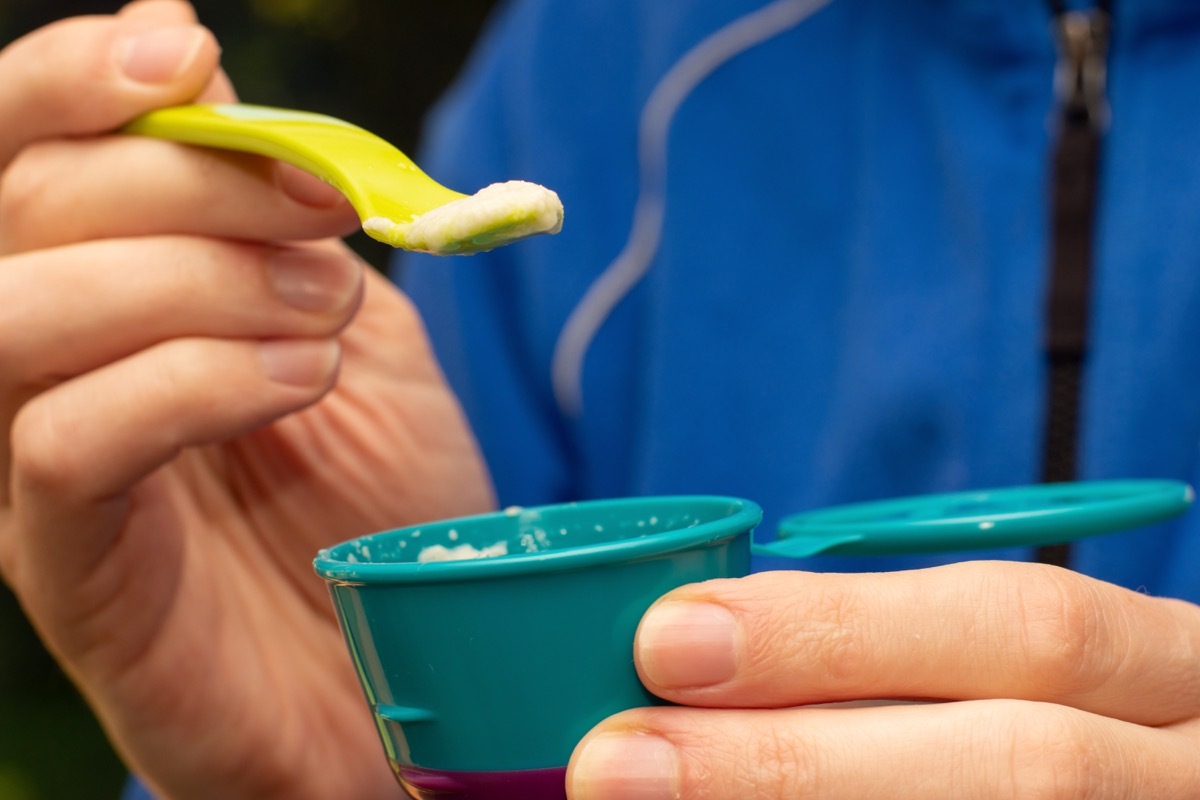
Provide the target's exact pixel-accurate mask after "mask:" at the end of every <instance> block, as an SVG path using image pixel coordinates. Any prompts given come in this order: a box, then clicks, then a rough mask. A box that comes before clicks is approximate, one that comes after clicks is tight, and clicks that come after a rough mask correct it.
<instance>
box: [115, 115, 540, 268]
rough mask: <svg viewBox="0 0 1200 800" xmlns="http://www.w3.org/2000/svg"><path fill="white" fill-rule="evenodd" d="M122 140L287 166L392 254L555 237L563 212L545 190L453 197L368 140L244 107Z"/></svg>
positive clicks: (312, 119)
mask: <svg viewBox="0 0 1200 800" xmlns="http://www.w3.org/2000/svg"><path fill="white" fill-rule="evenodd" d="M124 131H125V132H126V133H134V134H141V135H144V136H155V137H158V138H162V139H172V140H175V141H179V142H185V143H187V144H195V145H203V146H206V147H219V148H222V149H226V150H240V151H243V152H247V153H257V154H258V155H262V156H268V157H269V158H276V159H279V160H280V161H286V162H288V163H289V164H294V165H295V166H297V167H299V168H300V169H302V170H304V171H305V172H310V173H312V174H313V175H316V176H317V177H318V178H321V179H322V180H324V181H326V182H327V183H329V184H331V185H332V186H333V187H334V188H336V189H337V190H338V191H340V192H341V193H342V194H344V195H346V197H347V198H348V199H349V200H350V204H351V205H353V206H354V210H355V211H357V212H358V216H359V219H361V220H362V226H363V230H365V231H366V232H367V234H368V235H370V236H371V237H372V238H374V239H378V240H379V241H381V242H384V243H386V244H390V245H391V246H392V247H402V248H404V249H406V250H418V251H421V252H426V253H434V254H436V255H451V254H459V255H466V254H470V253H478V252H481V251H484V250H491V249H492V248H494V247H499V246H500V245H504V244H508V243H510V242H515V241H517V240H519V239H525V238H528V237H530V236H536V235H538V234H541V233H558V231H559V230H560V229H561V228H562V218H563V209H562V203H561V202H559V199H558V195H557V194H555V193H554V192H552V191H550V190H549V189H546V188H544V187H542V186H538V185H537V184H535V183H528V182H525V181H509V182H507V183H495V184H492V185H491V186H488V187H485V188H483V189H480V190H479V191H478V192H476V193H475V194H474V195H465V194H461V193H459V192H455V191H452V190H450V189H447V188H446V187H445V186H442V185H441V184H439V183H437V182H436V181H434V180H433V179H432V178H430V177H429V176H428V175H426V174H425V173H424V172H422V171H421V170H420V168H418V167H417V165H416V164H414V163H413V162H412V160H411V159H410V158H409V157H408V156H406V155H404V153H402V152H400V151H399V150H398V149H396V148H395V147H393V146H392V145H390V144H388V143H387V142H385V141H384V140H383V139H380V138H379V137H378V136H376V135H375V134H373V133H370V132H368V131H366V130H363V129H362V128H360V127H358V126H357V125H351V124H350V123H348V122H343V121H342V120H340V119H335V118H334V117H328V116H325V115H323V114H312V113H309V112H306V111H289V110H285V109H279V108H268V107H265V106H253V105H246V104H224V105H221V104H217V105H191V106H176V107H174V108H164V109H159V110H157V111H151V112H150V113H148V114H145V115H143V116H141V117H138V118H137V119H135V120H133V121H132V122H131V123H129V124H128V125H126V126H125V128H124Z"/></svg>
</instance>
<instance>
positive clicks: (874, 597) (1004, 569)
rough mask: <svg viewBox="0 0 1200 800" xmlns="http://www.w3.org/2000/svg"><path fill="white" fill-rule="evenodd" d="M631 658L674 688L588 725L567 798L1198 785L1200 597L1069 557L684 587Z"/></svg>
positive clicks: (646, 622) (648, 799)
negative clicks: (1122, 577) (1077, 569)
mask: <svg viewBox="0 0 1200 800" xmlns="http://www.w3.org/2000/svg"><path fill="white" fill-rule="evenodd" d="M635 657H636V663H637V668H638V673H639V675H640V676H641V679H642V681H643V683H644V684H645V685H646V686H647V687H648V688H649V689H650V690H651V691H653V692H654V693H655V694H657V695H659V696H661V697H663V698H665V699H667V700H670V701H672V702H674V703H678V704H680V707H670V706H666V707H656V708H647V709H638V710H634V711H629V712H625V713H622V714H618V715H616V716H614V717H612V718H610V719H608V720H606V721H605V722H603V723H601V724H600V725H599V726H597V727H596V728H595V729H594V730H592V731H591V732H590V733H589V734H588V735H587V737H585V739H584V740H583V742H581V743H580V745H579V746H578V747H577V748H576V750H575V753H574V755H573V757H572V759H571V764H570V767H569V771H568V786H569V790H570V792H569V794H570V797H571V800H616V799H617V798H620V800H666V799H667V798H671V800H699V798H704V799H705V800H718V799H719V800H734V798H781V799H782V798H798V797H805V798H808V797H812V798H855V800H874V798H880V799H881V800H882V798H889V799H890V800H906V799H907V798H913V799H914V800H915V799H916V798H921V799H922V800H938V799H939V798H946V799H947V800H949V799H950V798H953V799H954V800H973V799H974V798H980V800H982V798H1001V797H1003V798H1008V797H1012V798H1022V799H1023V800H1024V799H1027V798H1089V800H1116V798H1155V800H1187V799H1188V798H1192V799H1194V798H1196V797H1200V608H1197V607H1196V606H1194V605H1191V604H1189V603H1185V602H1183V601H1180V600H1171V599H1163V598H1154V597H1149V596H1146V595H1144V594H1141V593H1138V592H1132V591H1127V590H1125V589H1122V588H1119V587H1116V586H1113V585H1111V584H1106V583H1103V582H1100V581H1097V580H1093V579H1090V578H1087V577H1084V576H1081V575H1078V574H1076V573H1072V572H1069V571H1067V570H1062V569H1058V568H1054V567H1048V566H1044V565H1038V564H1019V563H992V562H966V563H962V564H957V565H953V566H947V567H938V568H934V569H928V570H917V571H910V572H894V573H882V574H863V575H833V574H830V575H820V574H809V573H801V572H772V573H762V574H758V575H753V576H751V577H749V578H744V579H737V580H718V581H712V582H708V583H703V584H697V585H693V586H687V587H684V588H681V589H678V590H676V591H674V592H672V593H670V594H668V595H667V596H666V597H664V598H663V599H661V600H660V601H659V602H657V603H656V604H655V605H654V606H653V607H651V609H650V610H649V611H648V612H647V613H646V615H645V616H644V617H643V619H642V623H641V625H640V627H639V629H638V634H637V640H636V645H635ZM877 698H920V699H921V701H920V702H910V703H890V704H879V703H864V702H858V703H855V702H847V701H867V700H871V699H877ZM835 703H836V704H840V705H836V706H831V705H825V706H817V705H816V704H835Z"/></svg>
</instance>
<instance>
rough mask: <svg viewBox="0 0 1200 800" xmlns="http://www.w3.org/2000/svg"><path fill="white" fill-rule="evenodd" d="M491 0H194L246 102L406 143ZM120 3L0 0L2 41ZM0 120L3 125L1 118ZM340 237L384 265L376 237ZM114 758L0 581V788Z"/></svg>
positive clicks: (102, 790)
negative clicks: (319, 115) (326, 117)
mask: <svg viewBox="0 0 1200 800" xmlns="http://www.w3.org/2000/svg"><path fill="white" fill-rule="evenodd" d="M495 3H496V0H197V1H196V6H197V9H198V12H199V14H200V18H201V21H202V22H204V23H205V24H206V25H208V27H209V28H211V29H212V30H213V31H214V32H215V33H216V34H217V37H218V38H219V39H220V41H221V45H222V48H223V55H222V62H223V64H224V66H225V69H226V71H227V72H228V73H229V75H230V77H232V79H233V81H234V83H235V84H236V86H237V87H238V91H239V94H240V96H241V98H242V99H243V100H245V101H247V102H255V103H264V104H268V105H279V106H284V107H293V108H302V109H307V110H311V111H320V112H323V113H326V114H332V115H333V116H337V117H341V118H343V119H346V120H349V121H351V122H354V123H357V124H359V125H361V126H363V127H365V128H367V129H368V130H372V131H374V132H376V133H378V134H379V135H381V136H383V137H384V138H385V139H387V140H388V141H391V142H392V143H394V144H396V145H397V146H398V147H400V149H402V150H404V151H405V152H408V153H410V154H411V153H412V152H413V151H414V150H416V149H417V147H418V145H419V141H420V125H421V120H422V118H423V116H424V114H425V112H426V110H427V109H428V107H429V105H430V104H431V103H432V102H433V101H434V100H435V99H436V98H437V97H438V95H439V94H441V92H442V91H443V90H444V89H445V87H446V86H447V85H448V84H449V82H450V81H451V80H452V79H453V77H454V75H455V74H456V73H457V71H458V69H459V67H460V66H461V64H462V60H463V58H464V57H465V56H466V54H467V52H468V50H469V48H470V45H471V43H472V42H473V41H474V39H475V37H476V35H477V33H478V31H479V28H480V26H481V25H482V24H483V22H484V20H485V18H486V16H487V14H488V13H489V12H490V10H491V8H492V6H493V5H495ZM120 5H121V4H120V3H119V2H98V1H97V0H92V1H91V2H85V1H84V0H0V45H5V44H7V43H9V42H11V41H13V40H14V39H16V38H18V37H20V36H21V35H23V34H25V33H27V32H29V31H31V30H33V29H35V28H37V27H40V26H41V25H44V24H46V23H48V22H51V21H53V20H55V19H59V18H62V17H68V16H74V15H77V14H105V13H111V12H113V11H114V10H116V9H117V8H119V7H120ZM0 124H5V122H4V121H3V120H0ZM351 243H352V244H353V245H354V246H355V248H356V249H357V250H359V252H360V253H362V254H363V255H364V256H365V257H367V258H368V260H370V261H371V262H372V263H374V264H376V265H377V266H378V265H381V264H382V263H383V261H384V260H385V258H386V256H387V248H385V247H384V246H383V245H379V244H377V243H376V242H373V241H371V240H369V239H367V238H366V237H365V236H363V235H358V236H355V237H353V239H352V241H351ZM124 776H125V770H124V768H123V767H122V765H121V764H120V762H119V761H118V759H117V758H116V756H115V755H114V754H113V753H112V751H111V749H110V748H109V746H108V744H107V742H106V740H105V738H104V734H103V733H102V731H101V730H100V728H99V726H98V725H97V724H96V723H95V721H94V720H93V719H92V716H91V714H90V713H89V711H88V709H87V707H86V706H85V705H84V703H83V701H82V700H81V699H80V698H79V695H78V694H77V693H76V692H75V690H74V688H73V687H72V686H71V684H70V682H69V681H68V680H67V678H66V677H65V676H63V674H62V673H61V672H60V671H59V670H58V669H57V667H56V666H55V664H54V661H53V660H52V659H51V658H50V656H49V655H48V654H47V653H46V652H45V651H44V650H43V649H42V647H41V646H40V645H39V643H38V640H37V637H36V636H35V635H34V633H33V631H32V630H31V629H30V627H29V625H28V624H27V623H26V622H25V619H24V617H23V615H22V614H21V610H20V608H19V607H18V605H17V603H16V600H15V599H14V598H13V597H12V595H11V594H10V593H9V592H8V591H7V589H5V588H4V587H3V586H2V585H0V800H67V799H68V798H71V799H73V798H87V799H88V800H90V799H91V798H100V799H103V798H115V797H117V796H118V794H119V792H120V787H121V785H122V783H123V781H124Z"/></svg>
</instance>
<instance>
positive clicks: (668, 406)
mask: <svg viewBox="0 0 1200 800" xmlns="http://www.w3.org/2000/svg"><path fill="white" fill-rule="evenodd" d="M805 5H808V3H806V2H804V1H803V0H794V1H793V0H784V1H783V2H782V3H775V4H770V3H767V2H766V0H691V1H690V2H687V3H664V2H659V0H604V2H595V1H594V0H516V1H515V2H511V3H509V4H508V5H507V6H505V7H504V8H503V10H502V11H501V12H500V13H499V14H497V16H496V18H495V19H494V20H493V23H492V24H491V25H490V27H489V29H488V31H487V32H486V34H485V37H484V39H483V41H482V43H481V46H480V47H479V48H478V50H477V52H476V55H475V57H474V59H473V60H472V61H471V62H470V64H469V65H468V68H467V70H466V71H465V74H464V75H463V76H462V78H461V80H460V81H459V82H458V84H457V86H456V87H455V88H454V90H453V91H452V92H451V93H450V94H449V95H448V97H447V98H446V99H445V101H444V102H443V103H442V104H441V106H440V107H439V108H438V110H437V112H436V113H435V115H434V117H433V119H432V122H431V126H430V129H429V133H428V136H427V141H429V143H430V146H429V147H428V148H427V152H426V153H425V154H424V157H423V158H422V159H420V163H422V165H423V166H424V167H425V168H426V169H427V171H429V172H430V174H432V175H433V176H434V177H435V178H437V179H438V180H440V181H442V182H443V183H446V184H447V185H450V186H452V187H455V188H459V189H461V190H463V191H474V190H475V189H477V188H479V187H481V186H484V185H486V184H488V183H491V182H494V181H501V180H508V179H510V178H523V179H527V180H533V181H537V182H539V183H543V184H545V185H547V186H550V187H552V188H554V189H555V190H557V191H558V192H559V194H560V195H561V196H562V199H563V202H564V205H565V207H566V225H565V227H564V229H563V232H562V233H561V234H559V235H558V236H556V237H553V238H543V239H539V240H531V241H528V242H523V243H520V244H517V245H513V246H510V247H507V248H504V249H502V250H498V251H494V252H492V253H489V254H485V255H479V256H474V257H471V258H466V259H457V260H452V261H449V262H448V261H447V260H445V259H434V258H428V257H407V258H405V259H403V261H402V263H401V264H400V266H399V268H398V277H399V279H400V280H401V283H402V285H403V286H404V287H405V288H406V289H407V291H408V292H410V293H411V295H412V296H413V297H414V298H415V299H416V301H417V302H418V303H419V305H420V306H421V308H422V310H423V312H424V314H425V316H426V319H427V323H428V326H429V329H430V332H431V335H432V336H433V339H434V343H435V346H436V348H437V351H438V354H439V357H440V359H441V361H442V363H443V365H444V367H445V369H446V372H447V374H448V376H449V378H450V380H451V382H452V384H453V385H454V387H455V389H456V390H457V391H458V393H459V395H460V397H461V398H462V401H463V403H464V405H465V407H466V410H467V412H468V414H469V416H470V418H471V421H472V423H473V425H474V426H475V431H476V433H477V435H478V436H479V439H480V442H481V444H482V447H483V449H484V452H485V455H486V457H487V460H488V462H489V464H490V465H491V469H492V473H493V477H494V479H495V482H496V486H497V489H498V492H499V495H500V501H501V503H502V504H505V505H508V504H536V503H544V502H552V501H558V500H565V499H580V498H587V497H608V496H618V495H633V494H660V493H720V494H735V495H742V496H745V497H749V498H751V499H754V500H756V501H758V502H759V503H761V504H762V505H763V506H764V507H765V511H766V516H765V518H764V524H763V530H764V532H768V533H769V532H770V531H771V530H772V529H773V527H774V525H775V523H776V522H777V521H778V519H779V518H780V517H781V516H782V515H784V514H787V513H790V512H795V511H802V510H806V509H812V508H819V507H823V506H828V505H832V504H837V503H844V502H850V501H855V500H862V499H870V498H878V497H894V496H903V495H911V494H918V493H926V492H937V491H950V490H956V489H967V488H984V487H998V486H1008V485H1014V484H1024V483H1031V482H1035V481H1036V480H1037V478H1038V476H1039V474H1040V458H1041V445H1042V434H1043V427H1044V416H1043V409H1042V398H1043V391H1044V380H1045V369H1044V362H1043V357H1042V353H1041V335H1042V308H1043V302H1044V295H1045V284H1046V276H1047V267H1046V264H1047V248H1048V240H1047V220H1048V218H1049V211H1048V208H1047V174H1048V173H1047V170H1048V159H1049V147H1050V143H1051V137H1050V131H1051V129H1052V124H1051V122H1050V120H1051V119H1052V116H1053V114H1052V110H1053V108H1054V99H1053V74H1054V69H1055V61H1056V53H1055V46H1054V42H1053V39H1052V35H1051V29H1050V18H1049V12H1048V11H1047V3H1046V2H1045V0H908V2H905V3H896V2H892V0H833V2H831V3H830V4H829V5H828V7H826V8H824V9H822V10H819V11H817V12H816V13H815V14H813V15H812V16H811V18H808V19H805V20H803V21H799V20H798V19H797V17H798V16H799V15H800V14H801V12H803V11H804V10H806V9H804V8H802V7H803V6H805ZM1072 5H1077V4H1072ZM762 8H767V9H768V13H767V14H765V15H759V16H754V15H753V12H755V11H756V10H758V9H762ZM748 15H749V16H748ZM714 35H715V37H716V38H709V37H712V36H714ZM702 42H707V45H701V43H702ZM697 45H701V46H700V49H699V50H697V49H696V48H697ZM689 53H690V54H691V55H690V56H689V55H688V54H689ZM1109 66H1110V74H1109V78H1110V81H1109V98H1110V101H1111V109H1112V122H1111V128H1110V130H1109V132H1108V136H1107V140H1106V147H1105V151H1104V159H1103V170H1102V175H1103V186H1102V192H1101V197H1100V206H1099V211H1098V215H1099V216H1098V241H1097V264H1096V266H1095V270H1096V278H1095V292H1094V298H1093V300H1094V302H1093V305H1092V327H1093V331H1092V332H1093V337H1092V344H1091V352H1090V355H1089V360H1088V364H1087V373H1086V380H1085V391H1084V406H1083V436H1082V442H1081V458H1082V464H1081V468H1080V477H1081V478H1091V479H1099V478H1135V477H1156V478H1161V477H1168V478H1177V479H1181V480H1187V481H1189V482H1192V483H1193V484H1195V483H1197V482H1198V481H1200V346H1198V345H1200V102H1197V101H1196V88H1195V87H1196V86H1197V85H1200V4H1197V3H1195V2H1194V0H1125V2H1122V0H1117V8H1116V15H1115V20H1114V41H1113V43H1112V52H1111V58H1110V62H1109ZM664 76H670V79H669V80H668V82H667V84H665V85H664V84H662V83H661V82H662V81H663V79H664ZM656 87H658V92H657V93H656ZM648 101H650V102H651V109H650V115H649V116H650V121H651V123H652V125H651V131H650V133H651V134H653V133H654V132H655V130H658V131H660V132H661V128H658V129H655V128H653V124H657V123H661V122H662V120H663V119H667V120H668V121H669V122H670V125H669V126H668V128H667V135H666V137H665V148H663V149H662V151H661V152H660V150H658V149H656V148H655V147H654V146H653V145H654V143H655V142H659V143H662V141H663V140H660V139H659V138H656V136H654V135H650V136H648V137H646V142H648V145H647V146H646V148H645V149H646V151H647V152H646V153H645V155H647V156H648V159H647V160H646V161H647V167H646V168H645V169H643V170H642V171H641V172H639V161H638V133H637V131H638V125H639V120H640V119H641V118H642V115H643V112H644V109H645V108H646V106H647V102H648ZM660 168H662V172H660V171H659V170H660ZM660 178H661V180H659V179H660ZM640 188H641V189H642V191H641V195H642V197H643V198H644V201H643V213H642V214H641V215H640V219H641V220H642V227H641V228H640V229H639V234H638V235H637V236H635V237H634V238H633V240H632V244H633V247H632V248H627V247H626V245H627V242H628V241H629V240H630V236H631V227H632V226H633V221H634V217H635V212H634V209H635V204H636V203H637V201H638V197H639V189H640ZM660 189H661V192H660V191H659V190H660ZM647 198H648V199H647ZM659 199H661V200H662V203H663V205H662V210H663V213H662V217H661V225H659V224H657V219H656V217H655V215H654V213H653V211H654V202H655V201H657V200H659ZM647 209H649V213H647ZM623 252H624V257H622V254H623ZM647 252H649V253H650V256H651V257H650V258H649V259H648V260H647V259H642V258H639V257H640V256H642V255H643V254H645V253H647ZM614 262H616V264H615V266H614ZM643 262H644V263H643ZM606 274H607V275H608V276H609V277H608V278H606V279H602V276H604V275H606ZM614 276H615V277H614ZM598 281H599V284H597V282H598ZM593 285H599V287H600V288H599V289H598V290H595V291H592V293H591V294H590V295H589V289H590V288H591V287H593ZM585 298H587V299H585ZM573 314H574V315H575V316H574V319H575V320H576V322H574V323H572V327H571V333H570V334H569V335H568V336H567V337H566V339H565V343H564V344H562V345H561V346H560V339H563V329H564V326H566V325H567V323H568V320H569V319H571V318H572V315H573ZM556 348H558V352H559V358H558V361H557V364H556V362H555V353H556ZM576 377H578V378H579V380H576ZM556 381H557V391H556V386H555V383H556ZM1028 555H1029V554H1028V553H1026V552H1022V551H1005V552H1000V553H996V552H992V553H983V554H975V556H978V557H1005V558H1022V557H1027V556H1028ZM949 558H951V557H949V556H947V557H944V558H933V557H930V558H917V557H912V558H907V557H906V558H888V559H879V560H868V559H846V558H831V557H824V558H819V559H816V560H814V561H813V562H812V563H811V564H809V565H808V566H809V567H811V568H815V569H856V570H860V569H899V568H905V567H912V566H921V565H926V564H933V563H938V562H939V561H945V560H948V559H949ZM760 566H772V565H771V564H767V563H764V564H760ZM789 566H790V564H789ZM1074 566H1076V568H1078V569H1080V570H1081V571H1083V572H1086V573H1089V574H1092V575H1096V576H1098V577H1101V578H1104V579H1107V580H1110V581H1113V582H1116V583H1119V584H1123V585H1125V586H1130V587H1135V588H1145V589H1146V590H1148V591H1150V592H1154V593H1159V594H1166V595H1172V596H1177V597H1182V598H1186V599H1190V600H1192V601H1200V512H1192V513H1190V514H1189V515H1187V516H1185V517H1184V518H1182V519H1181V520H1180V521H1178V522H1176V523H1173V524H1164V525H1158V526H1155V527H1153V528H1145V529H1141V530H1138V531H1131V532H1129V533H1124V534H1115V535H1111V536H1106V537H1103V538H1100V539H1096V540H1092V541H1089V542H1085V543H1082V544H1080V545H1077V546H1076V550H1075V562H1074ZM148 796H149V795H147V794H145V791H144V789H142V788H141V787H140V786H137V785H136V784H131V786H130V789H129V791H128V793H127V798H130V800H133V798H140V797H148Z"/></svg>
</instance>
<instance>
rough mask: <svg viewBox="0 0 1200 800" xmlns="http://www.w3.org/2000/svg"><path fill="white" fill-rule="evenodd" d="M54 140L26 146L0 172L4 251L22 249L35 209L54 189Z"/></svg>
mask: <svg viewBox="0 0 1200 800" xmlns="http://www.w3.org/2000/svg"><path fill="white" fill-rule="evenodd" d="M53 149H54V144H53V143H39V144H33V145H30V146H28V147H26V148H24V149H23V150H22V151H21V152H20V153H19V154H18V155H17V157H16V158H14V159H13V160H12V162H10V163H9V165H8V168H7V169H5V170H4V173H3V174H2V175H0V243H2V244H3V248H4V251H5V252H15V251H18V250H20V249H23V245H22V243H23V241H24V240H25V239H26V238H27V236H26V231H27V229H28V227H29V222H30V220H31V219H32V218H33V217H34V216H35V211H36V209H37V208H38V205H39V203H41V202H42V201H43V200H44V199H45V198H46V197H47V196H49V193H51V192H52V191H53V184H54V171H53V169H52V167H51V164H52V163H53V157H52V153H51V151H52V150H53Z"/></svg>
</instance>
